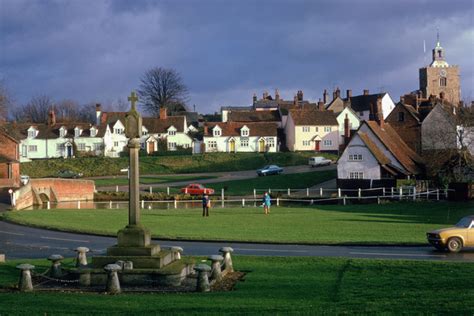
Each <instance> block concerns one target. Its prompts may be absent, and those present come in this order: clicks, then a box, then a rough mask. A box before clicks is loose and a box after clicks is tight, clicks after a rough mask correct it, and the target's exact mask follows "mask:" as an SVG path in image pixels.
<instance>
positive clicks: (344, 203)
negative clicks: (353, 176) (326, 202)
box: [342, 195, 346, 205]
mask: <svg viewBox="0 0 474 316" xmlns="http://www.w3.org/2000/svg"><path fill="white" fill-rule="evenodd" d="M342 204H343V205H346V196H345V195H344V197H343V198H342Z"/></svg>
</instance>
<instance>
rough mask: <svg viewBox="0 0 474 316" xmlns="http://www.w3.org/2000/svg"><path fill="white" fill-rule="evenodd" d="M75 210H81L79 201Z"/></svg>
mask: <svg viewBox="0 0 474 316" xmlns="http://www.w3.org/2000/svg"><path fill="white" fill-rule="evenodd" d="M77 209H78V210H80V209H81V201H77Z"/></svg>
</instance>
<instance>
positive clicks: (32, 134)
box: [28, 130, 36, 138]
mask: <svg viewBox="0 0 474 316" xmlns="http://www.w3.org/2000/svg"><path fill="white" fill-rule="evenodd" d="M35 137H36V131H34V130H33V131H28V138H35Z"/></svg>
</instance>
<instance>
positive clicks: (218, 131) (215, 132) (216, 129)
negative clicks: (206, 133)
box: [212, 126, 222, 137]
mask: <svg viewBox="0 0 474 316" xmlns="http://www.w3.org/2000/svg"><path fill="white" fill-rule="evenodd" d="M212 135H213V136H214V137H219V136H221V135H222V130H221V128H220V127H219V126H216V127H214V129H213V130H212Z"/></svg>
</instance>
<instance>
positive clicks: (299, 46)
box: [0, 0, 474, 113]
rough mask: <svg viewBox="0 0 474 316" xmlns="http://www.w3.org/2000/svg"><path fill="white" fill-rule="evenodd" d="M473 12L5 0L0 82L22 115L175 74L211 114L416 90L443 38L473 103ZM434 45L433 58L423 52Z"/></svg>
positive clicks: (407, 6) (376, 5)
mask: <svg viewBox="0 0 474 316" xmlns="http://www.w3.org/2000/svg"><path fill="white" fill-rule="evenodd" d="M473 3H474V1H472V0H456V1H447V0H442V1H438V0H426V1H421V0H420V1H415V0H404V1H400V0H397V1H395V0H394V1H388V0H387V1H384V0H358V1H355V0H346V1H344V0H339V1H334V0H333V1H299V0H293V1H290V0H285V1H284V0H275V1H270V0H266V1H265V0H240V1H237V0H235V1H224V0H222V1H211V0H194V1H192V0H189V1H186V0H179V1H171V0H169V1H151V0H150V1H147V0H135V1H132V0H130V1H129V0H120V1H118V0H109V1H106V0H69V1H66V0H63V1H59V0H57V1H48V0H41V1H40V0H0V27H1V29H0V31H1V35H0V41H1V42H0V45H1V46H0V54H1V55H0V79H2V80H3V81H4V83H5V85H6V86H7V88H8V89H9V91H10V93H11V95H12V96H13V97H14V98H15V100H16V101H17V102H18V103H25V102H27V101H28V100H29V99H30V98H31V97H33V96H36V95H49V96H52V97H53V98H54V99H56V100H60V99H65V98H67V99H73V100H77V101H78V102H80V103H86V102H102V103H110V102H114V101H116V100H117V99H119V98H122V99H125V97H126V96H127V95H128V94H129V93H130V91H131V90H132V89H135V88H136V87H137V86H138V84H139V79H140V77H141V76H142V75H143V73H144V72H145V71H146V70H147V69H149V68H151V67H154V66H162V67H170V68H175V69H176V70H178V71H179V72H180V73H181V76H182V77H183V79H184V82H185V84H186V85H187V86H188V87H189V90H190V102H189V103H190V104H191V105H192V104H196V107H197V110H198V111H200V112H203V113H208V112H212V111H214V110H217V109H218V108H219V107H220V106H222V105H249V104H250V103H251V99H252V94H253V93H254V92H256V93H258V95H261V93H262V92H263V91H264V90H268V91H269V92H270V93H271V94H273V91H274V89H275V88H279V89H280V93H281V95H282V96H283V97H284V98H285V99H292V98H293V94H294V93H295V92H296V90H298V89H302V90H303V91H304V93H305V98H309V99H310V100H317V98H320V97H321V94H322V90H323V89H324V88H327V89H332V88H333V87H335V86H339V87H340V88H341V89H342V90H344V91H345V90H346V89H352V90H353V94H354V95H355V94H360V93H361V91H362V89H364V88H367V89H370V90H371V91H374V92H378V91H380V90H386V91H388V92H389V93H390V94H391V96H392V98H393V99H394V100H395V101H397V100H398V99H399V96H400V94H402V93H404V92H409V91H412V90H415V89H417V88H418V68H419V67H421V66H423V65H426V64H428V63H429V62H430V60H431V49H432V48H433V47H434V45H435V42H436V29H437V28H439V30H440V36H441V44H442V46H443V47H444V48H445V50H446V56H447V61H448V63H450V64H457V65H460V67H461V81H462V95H463V98H464V99H470V100H472V99H473V98H474V95H473V86H474V84H473V72H474V58H473V57H474V53H473V52H474V26H473V11H474V8H473ZM424 40H425V41H426V48H427V52H426V54H424V53H423V41H424Z"/></svg>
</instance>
